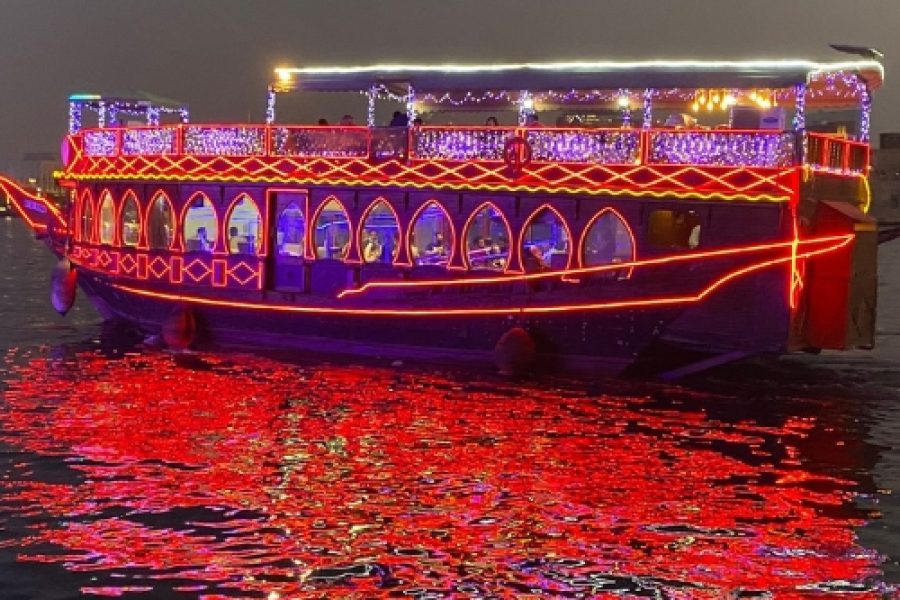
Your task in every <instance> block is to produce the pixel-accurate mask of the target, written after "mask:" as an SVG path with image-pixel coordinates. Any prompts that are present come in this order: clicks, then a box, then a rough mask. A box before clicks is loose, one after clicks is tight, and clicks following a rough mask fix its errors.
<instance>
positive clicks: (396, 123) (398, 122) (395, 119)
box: [388, 110, 409, 127]
mask: <svg viewBox="0 0 900 600" xmlns="http://www.w3.org/2000/svg"><path fill="white" fill-rule="evenodd" d="M407 125H409V117H407V116H406V115H405V114H404V113H402V112H400V111H399V110H395V111H394V115H393V116H392V117H391V122H390V123H389V124H388V127H406V126H407Z"/></svg>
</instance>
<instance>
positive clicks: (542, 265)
mask: <svg viewBox="0 0 900 600" xmlns="http://www.w3.org/2000/svg"><path fill="white" fill-rule="evenodd" d="M522 262H523V263H524V264H525V272H526V273H540V272H543V271H549V270H550V264H549V263H548V262H547V261H546V259H544V253H543V252H541V247H540V246H538V245H537V244H533V245H531V246H529V247H528V248H527V249H526V252H525V257H524V260H523V261H522Z"/></svg>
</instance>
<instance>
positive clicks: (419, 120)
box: [413, 117, 425, 127]
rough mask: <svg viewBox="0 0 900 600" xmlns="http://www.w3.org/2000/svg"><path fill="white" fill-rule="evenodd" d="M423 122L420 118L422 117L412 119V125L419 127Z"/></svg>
mask: <svg viewBox="0 0 900 600" xmlns="http://www.w3.org/2000/svg"><path fill="white" fill-rule="evenodd" d="M424 124H425V121H423V120H422V117H416V118H415V119H413V127H421V126H422V125H424Z"/></svg>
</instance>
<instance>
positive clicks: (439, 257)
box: [409, 201, 454, 267]
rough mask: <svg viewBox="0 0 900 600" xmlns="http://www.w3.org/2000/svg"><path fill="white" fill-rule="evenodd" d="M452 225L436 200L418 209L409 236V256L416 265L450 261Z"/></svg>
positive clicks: (444, 263)
mask: <svg viewBox="0 0 900 600" xmlns="http://www.w3.org/2000/svg"><path fill="white" fill-rule="evenodd" d="M453 243H454V240H453V227H452V226H451V225H450V219H449V217H447V213H446V212H444V209H443V208H441V206H440V205H439V204H438V203H437V202H434V201H432V202H429V203H428V204H426V205H425V206H424V208H422V210H421V211H419V214H418V216H417V217H416V220H415V221H414V222H413V224H412V232H411V233H410V236H409V257H410V259H411V260H412V262H413V264H416V265H440V266H442V267H446V266H447V264H448V263H449V262H450V251H451V249H452V248H453Z"/></svg>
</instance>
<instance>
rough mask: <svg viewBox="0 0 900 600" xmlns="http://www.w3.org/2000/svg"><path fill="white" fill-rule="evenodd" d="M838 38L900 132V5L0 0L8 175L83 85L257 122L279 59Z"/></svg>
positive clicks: (499, 56)
mask: <svg viewBox="0 0 900 600" xmlns="http://www.w3.org/2000/svg"><path fill="white" fill-rule="evenodd" d="M830 42H832V43H848V44H855V45H865V46H873V47H876V48H879V49H880V50H882V51H883V52H884V53H885V55H886V58H885V63H884V64H885V69H886V74H885V78H886V80H887V81H886V85H885V87H883V88H881V89H880V90H879V91H878V92H877V93H876V95H875V112H874V114H873V121H872V124H873V134H875V136H877V134H878V133H879V132H881V131H900V68H898V67H900V0H864V1H863V0H752V1H751V0H742V1H731V0H718V1H713V0H678V1H675V0H658V1H650V0H627V1H620V0H569V1H567V0H557V1H552V2H551V1H549V0H444V1H441V2H438V1H434V2H432V1H429V0H378V1H376V0H321V1H317V2H312V1H303V0H293V1H289V0H266V1H261V0H254V1H251V0H152V1H151V0H141V1H139V0H80V1H77V2H76V1H74V0H0V170H9V169H10V168H14V167H15V165H16V164H17V163H18V161H19V159H20V158H21V155H22V153H24V152H38V151H56V150H57V149H58V148H59V143H60V139H61V136H62V135H63V133H64V131H65V127H66V115H67V108H66V97H67V96H68V95H69V94H70V93H72V92H76V91H87V92H106V91H119V90H145V91H148V92H152V93H155V94H158V95H161V96H166V97H170V98H175V99H178V100H181V101H184V102H186V103H188V104H189V105H190V107H191V113H192V114H191V116H192V120H193V121H195V122H203V121H232V120H240V121H245V120H247V118H248V116H249V117H250V119H251V120H253V121H261V120H262V118H263V111H264V105H265V88H266V84H267V83H268V81H269V80H270V78H271V74H272V69H273V68H274V67H276V66H279V65H331V64H370V63H377V62H453V61H455V62H506V61H546V60H566V59H583V60H591V59H603V60H615V59H644V58H684V59H687V58H734V59H741V58H748V59H749V58H753V59H756V58H785V57H788V58H813V59H834V60H842V59H845V58H847V57H846V56H844V55H841V54H839V53H837V52H834V51H832V50H830V49H829V48H828V47H827V44H828V43H830ZM308 116H309V117H310V118H313V117H314V116H315V115H308Z"/></svg>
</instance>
